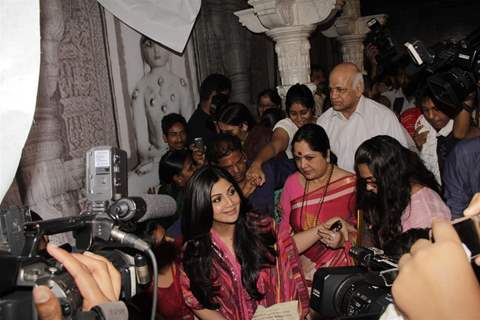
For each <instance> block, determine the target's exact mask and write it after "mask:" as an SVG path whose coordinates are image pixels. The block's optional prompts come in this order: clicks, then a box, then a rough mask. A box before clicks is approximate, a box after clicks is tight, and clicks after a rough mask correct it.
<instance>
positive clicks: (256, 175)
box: [247, 128, 289, 185]
mask: <svg viewBox="0 0 480 320" xmlns="http://www.w3.org/2000/svg"><path fill="white" fill-rule="evenodd" d="M288 141H289V137H288V133H287V131H285V129H283V128H276V129H275V131H273V135H272V141H270V143H269V144H267V145H266V146H264V147H263V148H262V150H260V152H259V153H258V155H257V158H256V159H255V161H253V163H252V164H251V165H250V168H249V169H248V171H247V176H248V177H250V178H252V179H255V180H258V181H259V185H262V184H264V183H265V174H264V173H263V170H262V164H263V163H264V162H267V161H268V160H270V159H272V158H274V157H275V156H276V155H278V154H279V153H280V152H283V151H285V150H287V148H288Z"/></svg>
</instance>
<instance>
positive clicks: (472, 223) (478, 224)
mask: <svg viewBox="0 0 480 320" xmlns="http://www.w3.org/2000/svg"><path fill="white" fill-rule="evenodd" d="M452 225H453V227H454V228H455V230H456V231H457V233H458V236H459V237H460V240H461V241H462V242H463V243H464V244H465V245H466V246H467V248H468V250H470V252H471V253H472V258H474V257H476V256H477V255H479V254H480V215H475V216H472V217H464V218H460V219H456V220H454V221H452Z"/></svg>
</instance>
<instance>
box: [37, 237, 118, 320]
mask: <svg viewBox="0 0 480 320" xmlns="http://www.w3.org/2000/svg"><path fill="white" fill-rule="evenodd" d="M47 251H48V253H49V254H50V255H51V256H52V257H54V258H55V259H56V260H58V261H59V262H60V263H62V264H63V266H64V267H65V269H67V271H68V272H69V273H70V275H71V276H72V277H73V279H74V280H75V284H76V285H77V288H78V289H79V291H80V293H81V295H82V297H83V311H88V310H90V309H91V308H93V307H94V306H96V305H99V304H102V303H108V302H114V301H118V299H119V296H120V289H121V288H120V286H121V276H120V273H119V272H118V271H117V269H116V268H115V267H114V266H113V265H112V263H111V262H110V261H108V260H107V259H106V258H104V257H102V256H99V255H96V254H93V253H90V252H87V251H86V252H85V253H84V254H78V253H73V254H72V253H68V252H67V251H65V250H63V249H61V248H58V247H55V246H53V245H52V244H48V246H47ZM33 297H34V302H35V306H36V308H37V312H38V315H39V318H40V319H42V320H45V319H48V320H53V319H62V311H61V308H60V303H59V301H58V299H57V297H55V295H54V294H53V293H52V292H51V291H50V289H48V287H45V286H39V287H36V288H35V289H34V290H33Z"/></svg>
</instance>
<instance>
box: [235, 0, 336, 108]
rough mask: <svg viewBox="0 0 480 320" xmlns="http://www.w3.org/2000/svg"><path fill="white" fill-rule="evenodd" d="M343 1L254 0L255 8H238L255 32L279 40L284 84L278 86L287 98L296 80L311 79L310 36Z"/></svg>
mask: <svg viewBox="0 0 480 320" xmlns="http://www.w3.org/2000/svg"><path fill="white" fill-rule="evenodd" d="M343 3H344V2H343V1H336V0H290V1H271V0H250V1H248V4H250V5H251V6H253V8H250V9H246V10H242V11H237V12H235V15H237V16H238V17H239V20H240V23H241V24H242V25H244V26H245V27H247V28H248V29H249V30H250V31H252V32H254V33H266V34H267V35H268V36H269V37H271V38H272V39H273V40H274V41H275V51H276V53H277V56H278V66H279V71H280V78H281V85H280V86H278V87H277V90H278V92H279V94H280V96H281V97H282V98H285V95H286V92H287V90H288V89H289V88H290V86H292V85H294V84H296V83H303V84H306V85H308V86H309V87H310V88H311V89H312V91H313V90H315V85H313V84H312V83H310V41H309V39H308V38H309V36H310V34H311V32H312V31H313V30H315V28H316V27H317V25H318V24H319V23H320V22H325V20H326V19H327V18H329V17H332V16H334V15H332V14H331V13H332V11H334V10H339V9H340V8H341V6H342V5H343Z"/></svg>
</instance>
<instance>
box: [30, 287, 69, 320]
mask: <svg viewBox="0 0 480 320" xmlns="http://www.w3.org/2000/svg"><path fill="white" fill-rule="evenodd" d="M32 293H33V302H34V303H35V307H36V309H37V313H38V318H39V319H40V320H62V310H61V309H60V302H59V301H58V298H57V297H55V295H54V294H53V292H52V291H50V289H49V288H48V287H47V286H38V287H35V288H33V292H32Z"/></svg>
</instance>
